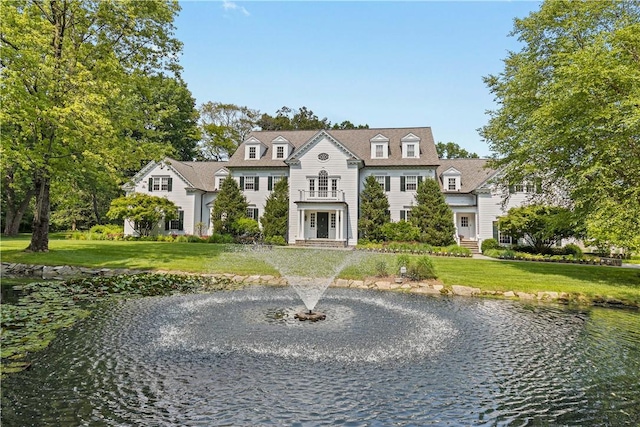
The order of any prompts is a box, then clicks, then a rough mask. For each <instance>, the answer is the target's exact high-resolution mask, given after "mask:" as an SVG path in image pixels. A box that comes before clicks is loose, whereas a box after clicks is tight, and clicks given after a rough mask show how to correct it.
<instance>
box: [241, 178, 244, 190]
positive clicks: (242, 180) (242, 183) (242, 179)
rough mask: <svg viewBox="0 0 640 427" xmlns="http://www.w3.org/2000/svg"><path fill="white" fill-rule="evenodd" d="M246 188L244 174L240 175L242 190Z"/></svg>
mask: <svg viewBox="0 0 640 427" xmlns="http://www.w3.org/2000/svg"><path fill="white" fill-rule="evenodd" d="M242 190H244V176H241V177H240V191H242Z"/></svg>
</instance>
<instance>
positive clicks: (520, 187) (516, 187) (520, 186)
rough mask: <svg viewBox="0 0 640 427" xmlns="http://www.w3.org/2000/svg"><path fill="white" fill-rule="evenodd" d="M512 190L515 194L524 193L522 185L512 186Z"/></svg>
mask: <svg viewBox="0 0 640 427" xmlns="http://www.w3.org/2000/svg"><path fill="white" fill-rule="evenodd" d="M514 189H515V191H516V193H522V192H524V184H516V185H514Z"/></svg>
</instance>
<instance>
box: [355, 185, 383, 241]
mask: <svg viewBox="0 0 640 427" xmlns="http://www.w3.org/2000/svg"><path fill="white" fill-rule="evenodd" d="M390 220H391V218H390V215H389V200H388V199H387V195H386V194H385V193H384V188H382V186H381V185H380V183H379V182H378V181H377V180H376V177H375V176H373V175H369V176H368V177H367V179H366V180H365V182H364V189H363V190H362V193H360V218H359V219H358V231H359V235H360V238H361V239H366V240H378V239H381V238H382V237H383V233H382V231H381V227H382V226H383V225H384V224H386V223H388V222H389V221H390Z"/></svg>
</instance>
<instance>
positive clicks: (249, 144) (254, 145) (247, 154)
mask: <svg viewBox="0 0 640 427" xmlns="http://www.w3.org/2000/svg"><path fill="white" fill-rule="evenodd" d="M244 146H245V148H244V159H245V160H258V159H260V158H262V156H263V155H264V152H265V151H266V150H267V146H266V145H264V144H263V143H262V142H260V140H258V139H257V138H256V137H254V136H252V137H250V138H249V139H247V140H246V141H245V142H244Z"/></svg>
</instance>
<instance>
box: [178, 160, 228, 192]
mask: <svg viewBox="0 0 640 427" xmlns="http://www.w3.org/2000/svg"><path fill="white" fill-rule="evenodd" d="M165 162H166V163H167V164H169V165H171V167H172V168H174V169H175V170H176V171H177V172H178V173H179V174H180V175H182V176H183V177H184V178H185V179H186V180H187V181H189V183H190V184H191V185H192V186H193V187H194V188H197V189H199V190H204V191H214V190H215V182H216V180H215V173H216V172H217V171H218V170H220V168H223V167H226V166H227V163H226V162H182V161H179V160H175V159H171V158H166V159H165Z"/></svg>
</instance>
